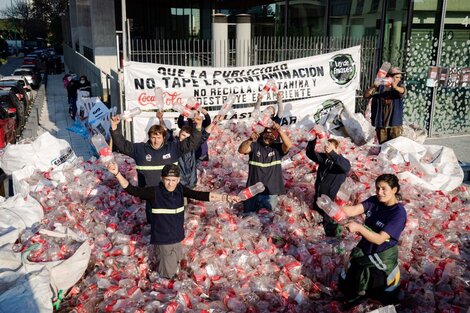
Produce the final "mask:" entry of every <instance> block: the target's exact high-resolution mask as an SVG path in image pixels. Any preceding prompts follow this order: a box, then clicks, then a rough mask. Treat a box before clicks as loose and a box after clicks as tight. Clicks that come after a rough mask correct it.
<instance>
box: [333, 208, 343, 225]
mask: <svg viewBox="0 0 470 313" xmlns="http://www.w3.org/2000/svg"><path fill="white" fill-rule="evenodd" d="M345 218H346V213H344V211H343V209H341V208H339V210H338V212H336V214H335V215H333V216H332V217H331V219H333V220H334V221H336V222H341V221H342V220H344V219H345Z"/></svg>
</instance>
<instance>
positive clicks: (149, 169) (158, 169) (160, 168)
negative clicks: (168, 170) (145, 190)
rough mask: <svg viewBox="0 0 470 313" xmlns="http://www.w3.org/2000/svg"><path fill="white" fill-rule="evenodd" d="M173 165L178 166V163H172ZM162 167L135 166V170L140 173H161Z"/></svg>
mask: <svg viewBox="0 0 470 313" xmlns="http://www.w3.org/2000/svg"><path fill="white" fill-rule="evenodd" d="M173 164H175V165H178V162H174V163H173ZM164 167H165V165H148V166H145V165H136V166H135V169H136V170H141V171H161V170H162V169H163V168H164Z"/></svg>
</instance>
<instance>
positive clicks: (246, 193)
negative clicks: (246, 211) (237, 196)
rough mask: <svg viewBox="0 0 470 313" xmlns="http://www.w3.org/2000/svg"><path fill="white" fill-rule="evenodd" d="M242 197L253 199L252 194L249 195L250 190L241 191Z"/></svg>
mask: <svg viewBox="0 0 470 313" xmlns="http://www.w3.org/2000/svg"><path fill="white" fill-rule="evenodd" d="M243 195H244V196H245V197H246V198H247V199H250V198H253V194H252V193H251V190H250V188H246V189H245V190H243Z"/></svg>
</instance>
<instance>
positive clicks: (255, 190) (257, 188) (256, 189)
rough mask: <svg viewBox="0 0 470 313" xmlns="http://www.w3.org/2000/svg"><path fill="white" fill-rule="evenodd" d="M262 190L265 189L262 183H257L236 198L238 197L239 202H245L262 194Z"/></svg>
mask: <svg viewBox="0 0 470 313" xmlns="http://www.w3.org/2000/svg"><path fill="white" fill-rule="evenodd" d="M264 189H265V187H264V185H263V183H262V182H257V183H256V184H254V185H252V186H250V187H248V188H245V189H243V190H242V191H240V193H239V194H238V196H239V197H240V200H241V201H245V200H248V199H250V198H253V197H254V196H256V195H257V194H259V193H260V192H263V191H264Z"/></svg>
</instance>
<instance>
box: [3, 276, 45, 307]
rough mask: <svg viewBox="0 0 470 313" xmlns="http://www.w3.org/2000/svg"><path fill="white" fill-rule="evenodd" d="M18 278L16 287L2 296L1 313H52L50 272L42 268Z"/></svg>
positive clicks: (12, 287)
mask: <svg viewBox="0 0 470 313" xmlns="http://www.w3.org/2000/svg"><path fill="white" fill-rule="evenodd" d="M19 271H20V272H21V271H23V269H22V268H21V269H19ZM18 277H19V278H18V279H17V280H16V282H15V285H13V286H11V288H9V289H8V290H6V291H5V292H3V293H2V294H1V295H0V313H12V312H15V313H31V312H34V313H51V312H52V301H51V298H52V291H51V288H50V287H49V270H48V269H47V268H45V267H42V268H40V269H39V270H37V271H34V272H30V273H27V274H25V275H21V276H18Z"/></svg>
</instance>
